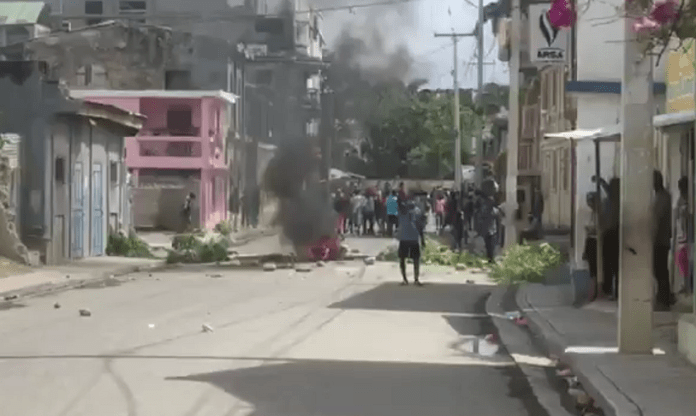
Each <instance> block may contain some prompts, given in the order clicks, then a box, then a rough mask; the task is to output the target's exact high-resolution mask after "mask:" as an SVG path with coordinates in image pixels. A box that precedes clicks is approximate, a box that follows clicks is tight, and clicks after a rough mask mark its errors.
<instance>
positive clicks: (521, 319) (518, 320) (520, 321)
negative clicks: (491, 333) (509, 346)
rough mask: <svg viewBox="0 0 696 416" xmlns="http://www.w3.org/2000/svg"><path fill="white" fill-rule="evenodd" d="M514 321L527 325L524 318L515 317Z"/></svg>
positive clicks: (520, 324)
mask: <svg viewBox="0 0 696 416" xmlns="http://www.w3.org/2000/svg"><path fill="white" fill-rule="evenodd" d="M515 323H516V324H517V325H519V326H527V319H526V318H517V319H515Z"/></svg>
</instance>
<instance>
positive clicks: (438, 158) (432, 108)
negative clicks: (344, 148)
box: [362, 91, 483, 178]
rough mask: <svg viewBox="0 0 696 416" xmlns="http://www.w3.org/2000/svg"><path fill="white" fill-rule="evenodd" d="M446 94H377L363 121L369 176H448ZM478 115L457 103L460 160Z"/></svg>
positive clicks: (449, 147) (477, 123) (450, 151)
mask: <svg viewBox="0 0 696 416" xmlns="http://www.w3.org/2000/svg"><path fill="white" fill-rule="evenodd" d="M453 111H454V105H453V103H452V99H451V97H448V96H440V97H437V96H434V95H420V96H418V95H416V94H409V93H400V92H399V91H389V92H386V93H385V94H383V95H382V96H381V99H380V101H379V102H378V104H377V108H376V111H375V112H374V113H373V115H372V116H371V117H370V119H369V120H368V122H367V123H366V128H367V131H368V133H369V137H370V141H369V142H368V143H367V144H366V145H365V146H364V148H363V149H362V150H363V154H364V156H366V158H367V162H368V164H369V167H371V170H370V171H369V172H364V173H366V174H367V175H369V176H375V177H394V176H397V175H399V176H402V177H405V176H408V177H425V178H434V177H449V176H452V175H453V174H454V166H453V164H452V160H453V156H454V155H453V150H454V146H453V141H454V138H453V136H452V131H453V123H452V120H453V118H454V113H453ZM482 122H483V118H482V116H481V115H480V114H477V113H476V111H474V109H473V108H472V107H470V106H461V107H460V126H461V137H462V161H463V163H466V162H467V160H468V159H469V157H468V153H469V149H470V139H471V137H472V136H474V135H475V132H476V131H477V130H478V129H479V128H480V127H481V124H482Z"/></svg>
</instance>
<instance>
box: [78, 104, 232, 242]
mask: <svg viewBox="0 0 696 416" xmlns="http://www.w3.org/2000/svg"><path fill="white" fill-rule="evenodd" d="M71 95H72V96H73V97H74V98H86V99H89V100H91V101H96V102H100V103H104V104H111V105H115V106H118V107H121V108H123V109H126V110H129V111H132V112H134V113H138V114H142V115H144V116H146V117H147V120H146V122H145V124H144V126H143V128H142V129H141V130H140V133H139V134H138V136H137V137H134V138H128V139H127V140H126V165H127V167H128V169H129V170H130V172H131V174H132V175H133V179H134V180H133V183H134V185H135V187H136V188H138V187H148V186H150V187H152V186H153V185H154V187H158V185H159V187H161V186H162V185H174V186H171V187H170V189H176V188H177V186H179V188H178V189H180V190H181V189H185V190H186V192H181V191H180V192H178V193H176V192H173V191H172V192H169V196H166V197H165V196H163V195H162V192H160V193H159V194H158V195H159V196H158V197H157V198H156V199H157V200H158V201H142V202H141V205H142V207H139V206H137V205H138V200H137V199H136V200H135V201H134V206H133V209H134V212H135V216H136V220H135V224H136V225H138V224H137V223H138V219H137V217H138V211H141V212H142V211H147V210H148V208H147V207H145V206H144V205H146V204H147V205H148V206H150V207H153V206H154V207H156V208H155V210H156V211H158V212H156V213H155V214H153V215H155V216H156V217H157V218H158V219H159V221H158V220H153V221H154V222H160V223H158V224H154V225H156V226H164V227H166V228H172V227H173V226H174V225H172V222H173V221H176V220H178V219H179V218H177V216H178V215H179V213H180V208H181V205H182V204H183V202H184V201H183V195H184V194H185V193H187V192H188V191H193V192H194V193H195V194H196V205H197V208H198V209H197V210H196V211H197V213H198V215H196V213H195V212H194V219H193V222H194V224H195V223H198V224H200V226H201V227H202V228H208V229H211V228H213V227H214V226H215V225H216V224H217V223H219V222H220V221H222V220H225V219H227V203H228V192H229V188H230V187H229V180H230V173H229V172H230V169H229V168H230V167H229V165H228V159H229V157H228V156H227V155H228V154H229V152H228V149H227V146H228V145H229V144H230V143H231V137H230V135H234V132H235V130H236V125H235V124H236V123H235V114H236V111H235V110H236V109H235V107H234V106H235V103H236V96H235V95H233V94H230V93H226V92H223V91H171V90H144V91H123V90H120V91H119V90H82V91H75V90H73V91H71ZM172 195H176V196H175V197H172ZM145 199H153V198H145ZM179 199H180V200H179ZM173 204H175V205H174V206H172V205H173ZM150 210H151V211H152V209H150ZM164 223H166V224H164Z"/></svg>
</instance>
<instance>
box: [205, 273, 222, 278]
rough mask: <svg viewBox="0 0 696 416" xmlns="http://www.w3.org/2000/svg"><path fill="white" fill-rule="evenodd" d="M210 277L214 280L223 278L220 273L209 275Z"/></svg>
mask: <svg viewBox="0 0 696 416" xmlns="http://www.w3.org/2000/svg"><path fill="white" fill-rule="evenodd" d="M208 277H211V278H213V279H219V278H221V277H222V275H221V274H220V273H213V274H209V275H208Z"/></svg>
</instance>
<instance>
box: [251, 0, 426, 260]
mask: <svg viewBox="0 0 696 416" xmlns="http://www.w3.org/2000/svg"><path fill="white" fill-rule="evenodd" d="M309 2H310V3H311V5H312V6H313V7H314V8H316V9H322V8H324V9H325V8H330V7H340V6H346V5H355V4H359V1H358V2H355V1H353V0H309ZM290 5H291V3H290V2H289V1H287V0H285V1H281V2H279V3H276V7H273V11H274V12H275V13H279V14H284V13H286V12H288V10H289V7H291V6H290ZM269 9H271V7H270V5H269ZM414 11H415V8H414V6H413V5H412V4H402V5H391V6H384V7H376V8H374V9H371V8H365V9H362V8H357V9H356V13H355V14H352V13H349V12H347V11H336V12H333V11H326V12H324V13H322V23H321V28H320V30H321V31H322V34H323V35H324V37H325V39H326V40H327V44H328V45H327V47H328V49H329V51H330V52H331V57H330V58H331V65H330V68H329V69H328V71H327V73H325V76H326V80H327V83H328V85H327V86H328V87H329V88H330V89H331V90H333V91H334V92H335V107H334V109H335V118H336V119H342V120H345V119H349V118H350V119H357V120H358V122H363V121H365V120H366V118H367V117H368V116H369V108H368V107H367V106H365V105H362V103H364V102H366V101H365V100H368V101H369V100H371V99H372V98H374V97H377V96H378V94H379V90H380V88H381V87H382V86H384V85H393V84H398V85H401V86H403V87H405V83H406V82H408V81H409V80H410V79H412V78H413V76H414V74H413V72H414V71H413V70H414V59H413V57H412V56H411V53H410V51H409V49H408V46H407V45H408V40H409V36H408V34H407V32H408V31H407V29H408V28H412V27H413V26H414V23H415V13H414ZM334 28H338V30H335V29H334ZM331 30H334V32H333V33H331ZM317 147H318V143H316V142H314V141H313V140H312V139H311V138H307V137H283V140H281V143H279V145H278V152H277V155H276V157H275V158H274V159H273V160H272V161H271V162H270V164H269V166H268V169H267V171H266V176H265V178H264V181H265V186H266V188H267V189H268V190H269V191H270V192H271V193H273V194H274V195H275V196H277V197H278V198H279V201H280V207H279V211H278V217H277V221H278V223H279V225H280V226H281V227H282V229H283V232H284V234H285V235H286V236H287V237H288V238H289V239H290V240H291V241H292V242H293V243H294V244H295V246H296V247H305V246H307V245H311V244H314V243H316V242H317V241H318V240H319V239H321V238H323V237H331V236H334V235H335V224H336V214H335V213H334V211H333V209H332V206H331V203H330V201H329V200H328V198H327V195H326V194H325V187H324V184H322V183H320V182H319V178H318V173H319V172H318V169H319V158H318V157H317ZM298 254H299V253H298Z"/></svg>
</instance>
